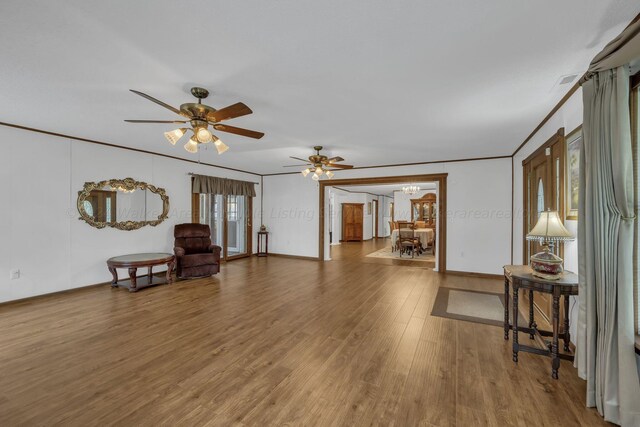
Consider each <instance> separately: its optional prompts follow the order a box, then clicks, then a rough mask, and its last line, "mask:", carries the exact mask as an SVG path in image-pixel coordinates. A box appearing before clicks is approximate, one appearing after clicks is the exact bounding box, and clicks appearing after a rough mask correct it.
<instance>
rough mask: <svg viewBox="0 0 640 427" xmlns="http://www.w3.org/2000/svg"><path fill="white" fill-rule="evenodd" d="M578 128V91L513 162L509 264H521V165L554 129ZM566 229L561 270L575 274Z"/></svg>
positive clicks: (574, 252) (573, 308)
mask: <svg viewBox="0 0 640 427" xmlns="http://www.w3.org/2000/svg"><path fill="white" fill-rule="evenodd" d="M581 124H582V88H580V89H578V91H577V92H576V93H575V94H574V95H573V96H572V97H571V98H569V100H568V101H567V102H566V103H565V104H564V105H563V106H562V107H561V108H560V109H559V110H558V111H557V112H556V113H555V114H554V115H553V117H551V118H550V119H549V121H548V122H547V123H545V125H544V126H543V127H542V128H541V129H540V130H539V131H538V132H536V134H535V135H534V136H533V137H532V138H531V140H529V141H528V142H527V144H526V145H525V146H524V147H523V148H522V149H521V150H520V151H519V152H518V154H516V155H515V156H514V158H513V166H514V167H513V171H514V172H513V173H514V176H513V185H514V188H513V202H514V203H513V208H514V221H513V263H514V264H522V263H523V262H525V263H528V261H523V255H522V253H523V247H522V246H523V245H522V242H523V239H524V230H523V215H524V205H523V203H524V202H523V197H524V196H523V179H524V175H523V167H522V161H523V160H524V159H526V158H527V157H529V155H530V154H531V153H533V152H534V151H535V150H536V149H538V148H539V147H540V146H541V145H542V144H544V143H545V142H546V141H547V140H548V139H549V138H551V137H552V136H553V135H554V134H555V133H556V132H557V131H558V129H560V128H562V127H564V130H565V135H568V134H569V132H571V131H573V130H574V129H576V128H577V127H578V126H580V125H581ZM564 224H565V226H566V227H567V229H568V230H569V231H570V232H571V233H573V235H574V236H576V239H575V240H574V241H572V242H567V243H565V244H564V267H565V269H566V270H569V271H573V272H575V273H577V272H578V239H577V235H578V222H577V221H572V220H565V221H564ZM577 307H578V306H577V298H573V297H572V298H571V303H570V315H571V316H570V319H569V322H570V328H571V334H572V336H574V337H575V336H576V335H575V333H576V325H577V321H578V310H577Z"/></svg>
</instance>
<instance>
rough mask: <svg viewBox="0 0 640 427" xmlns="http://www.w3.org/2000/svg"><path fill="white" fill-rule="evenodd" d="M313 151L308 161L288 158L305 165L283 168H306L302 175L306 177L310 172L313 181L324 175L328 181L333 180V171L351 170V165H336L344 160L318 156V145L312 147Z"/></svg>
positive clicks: (337, 157) (320, 148) (336, 157)
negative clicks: (314, 151) (314, 152)
mask: <svg viewBox="0 0 640 427" xmlns="http://www.w3.org/2000/svg"><path fill="white" fill-rule="evenodd" d="M313 149H314V150H316V154H313V155H311V156H309V159H308V160H305V159H301V158H300V157H294V156H289V157H290V158H292V159H294V160H300V161H301V162H305V163H304V164H302V165H288V166H285V168H299V167H304V166H307V168H306V169H304V170H303V171H302V175H304V176H305V177H306V176H307V175H309V174H310V173H311V172H313V175H312V176H311V179H313V180H314V181H318V180H320V177H322V175H323V174H324V175H326V176H327V178H329V179H331V178H333V175H334V173H333V171H334V170H339V169H351V168H353V165H345V164H343V163H338V162H344V159H343V158H342V157H340V156H335V157H331V158H329V157H327V156H325V155H324V154H320V151H321V150H322V146H320V145H316V146H315V147H313ZM329 168H332V169H329Z"/></svg>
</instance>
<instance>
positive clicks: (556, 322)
mask: <svg viewBox="0 0 640 427" xmlns="http://www.w3.org/2000/svg"><path fill="white" fill-rule="evenodd" d="M509 284H511V287H512V288H513V299H512V301H513V302H512V306H513V308H512V310H513V314H512V322H513V324H511V323H510V322H509ZM520 289H525V290H529V327H523V326H519V325H518V291H519V290H520ZM534 291H535V292H544V293H548V294H551V295H552V298H553V313H552V317H553V319H552V326H553V331H545V330H541V329H538V326H537V325H536V322H535V319H534V315H533V292H534ZM570 295H578V276H577V275H576V274H574V273H572V272H570V271H565V272H564V273H563V274H562V277H560V279H558V280H546V279H542V278H539V277H536V276H534V275H533V274H532V270H531V267H529V266H527V265H505V266H504V339H505V340H508V339H509V330H510V329H511V330H513V361H514V362H516V363H517V362H518V351H520V350H522V351H526V352H529V353H535V354H541V355H544V356H550V357H551V376H552V377H553V378H554V379H558V369H559V368H560V359H566V360H573V358H574V356H573V354H560V352H559V348H558V341H559V337H560V336H562V341H563V342H564V351H565V352H569V351H570V350H569V341H570V340H571V337H570V335H569V296H570ZM560 297H564V324H563V330H562V333H560ZM518 332H526V333H528V334H529V337H530V338H531V339H533V338H534V337H535V336H539V337H540V339H541V340H543V341H544V338H542V337H553V338H552V341H551V343H547V348H539V347H531V346H527V345H523V344H520V343H519V342H518Z"/></svg>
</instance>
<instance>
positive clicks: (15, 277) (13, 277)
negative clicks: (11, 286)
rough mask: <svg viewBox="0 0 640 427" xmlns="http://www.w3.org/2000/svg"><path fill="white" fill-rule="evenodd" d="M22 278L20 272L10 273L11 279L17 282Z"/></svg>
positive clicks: (12, 271) (13, 271)
mask: <svg viewBox="0 0 640 427" xmlns="http://www.w3.org/2000/svg"><path fill="white" fill-rule="evenodd" d="M19 278H20V270H17V269H16V270H11V271H10V272H9V279H11V280H16V279H19Z"/></svg>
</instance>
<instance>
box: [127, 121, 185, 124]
mask: <svg viewBox="0 0 640 427" xmlns="http://www.w3.org/2000/svg"><path fill="white" fill-rule="evenodd" d="M125 122H128V123H176V124H182V123H187V121H186V120H125Z"/></svg>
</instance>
